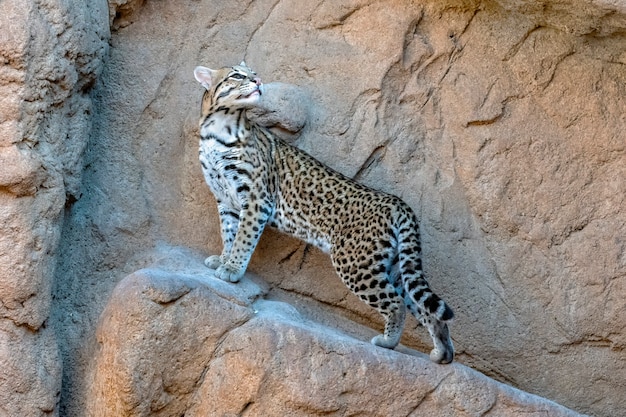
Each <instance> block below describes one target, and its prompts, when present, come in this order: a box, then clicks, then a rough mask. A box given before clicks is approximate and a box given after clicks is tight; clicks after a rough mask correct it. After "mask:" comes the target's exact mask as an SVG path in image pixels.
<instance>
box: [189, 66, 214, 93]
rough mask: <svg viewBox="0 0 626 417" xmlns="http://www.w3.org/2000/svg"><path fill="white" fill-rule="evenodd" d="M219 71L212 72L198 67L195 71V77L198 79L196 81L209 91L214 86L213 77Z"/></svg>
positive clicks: (209, 69)
mask: <svg viewBox="0 0 626 417" xmlns="http://www.w3.org/2000/svg"><path fill="white" fill-rule="evenodd" d="M216 72H217V71H214V70H212V69H211V68H207V67H196V69H195V70H193V76H194V77H196V80H197V81H198V82H199V83H200V84H202V86H203V87H204V88H206V89H207V90H209V89H210V88H211V86H212V85H213V77H214V75H215V73H216Z"/></svg>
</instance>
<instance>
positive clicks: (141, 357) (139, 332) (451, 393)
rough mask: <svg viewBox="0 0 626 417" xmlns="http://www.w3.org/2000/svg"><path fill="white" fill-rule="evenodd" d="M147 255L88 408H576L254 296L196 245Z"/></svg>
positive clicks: (547, 411) (106, 344)
mask: <svg viewBox="0 0 626 417" xmlns="http://www.w3.org/2000/svg"><path fill="white" fill-rule="evenodd" d="M155 258H157V259H158V261H157V262H156V263H155V264H154V265H152V266H150V267H149V268H146V269H142V270H140V271H137V272H135V273H133V274H131V275H129V276H128V277H126V278H124V279H123V280H122V281H121V282H120V283H119V284H118V285H117V287H116V288H115V290H114V291H113V294H112V296H111V299H110V301H109V303H108V305H107V306H106V308H105V310H104V312H103V314H102V318H101V321H100V325H99V326H98V341H99V343H100V348H99V350H98V352H97V354H96V355H95V358H94V365H93V370H94V373H93V375H92V378H93V379H92V381H93V385H92V391H91V392H90V394H89V395H88V401H87V404H89V410H88V412H87V415H89V416H94V417H95V416H102V417H104V416H107V417H115V416H179V415H185V416H209V415H210V416H240V415H246V416H309V415H338V416H344V415H367V416H381V417H382V416H401V415H433V416H455V417H458V416H474V415H481V416H529V415H531V416H534V415H536V416H542V415H549V416H553V417H557V416H563V417H565V416H572V417H573V416H577V415H579V414H577V413H574V412H572V411H569V410H567V409H565V408H563V407H561V406H559V405H557V404H555V403H552V402H550V401H547V400H544V399H542V398H539V397H536V396H533V395H528V394H525V393H523V392H521V391H518V390H516V389H513V388H511V387H509V386H506V385H504V384H501V383H498V382H495V381H493V380H491V379H489V378H487V377H485V376H483V375H481V374H479V373H478V372H475V371H473V370H471V369H469V368H467V367H465V366H463V365H460V364H458V363H455V364H452V365H450V366H441V365H435V364H433V363H432V362H430V360H429V359H428V357H427V356H426V355H424V354H421V353H418V352H415V351H410V350H406V349H405V350H404V351H403V352H395V351H390V350H386V349H382V348H378V347H375V346H374V345H372V344H370V343H369V342H367V341H362V340H359V339H357V338H354V337H352V336H350V335H348V334H346V333H343V332H340V331H337V330H336V329H333V328H331V327H326V326H323V325H320V324H319V323H318V322H316V321H313V320H310V319H308V318H306V317H304V316H302V315H301V314H300V313H299V312H298V311H297V310H296V308H294V307H293V305H292V304H291V303H286V302H283V301H277V300H268V299H264V298H263V297H262V296H263V295H264V294H266V292H267V288H266V285H264V284H263V283H262V281H259V280H258V278H255V277H246V278H244V279H243V280H242V281H241V283H239V284H237V285H233V284H230V283H226V282H223V281H220V280H218V279H216V278H214V277H212V276H211V274H210V273H209V271H208V270H207V269H206V268H204V267H203V266H202V259H203V258H202V256H201V255H200V254H190V253H186V251H184V250H181V249H177V248H165V247H163V248H161V251H160V254H157V255H156V256H155ZM257 282H260V284H257ZM355 330H356V329H354V328H353V330H352V331H353V332H354V333H357V331H355ZM363 331H364V330H363V329H361V332H363ZM364 340H369V339H368V338H367V339H364Z"/></svg>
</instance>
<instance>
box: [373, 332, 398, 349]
mask: <svg viewBox="0 0 626 417" xmlns="http://www.w3.org/2000/svg"><path fill="white" fill-rule="evenodd" d="M372 344H373V345H376V346H380V347H384V348H386V349H393V348H395V347H396V346H398V341H397V340H391V339H390V338H388V337H385V335H382V334H379V335H378V336H375V337H374V338H373V339H372Z"/></svg>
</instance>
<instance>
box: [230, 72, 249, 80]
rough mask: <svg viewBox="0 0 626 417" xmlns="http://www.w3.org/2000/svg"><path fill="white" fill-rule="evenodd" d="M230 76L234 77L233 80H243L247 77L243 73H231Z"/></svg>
mask: <svg viewBox="0 0 626 417" xmlns="http://www.w3.org/2000/svg"><path fill="white" fill-rule="evenodd" d="M230 78H232V79H233V80H243V79H244V78H246V77H245V76H244V75H242V74H238V73H235V74H233V75H231V76H230Z"/></svg>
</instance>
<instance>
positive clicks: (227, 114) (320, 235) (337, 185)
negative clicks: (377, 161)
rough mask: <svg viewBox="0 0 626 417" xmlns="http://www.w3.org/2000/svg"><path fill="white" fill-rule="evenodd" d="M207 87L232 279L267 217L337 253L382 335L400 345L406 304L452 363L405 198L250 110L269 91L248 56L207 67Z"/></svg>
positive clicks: (344, 275)
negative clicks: (356, 177)
mask: <svg viewBox="0 0 626 417" xmlns="http://www.w3.org/2000/svg"><path fill="white" fill-rule="evenodd" d="M194 76H195V78H196V80H197V81H198V82H200V84H202V86H203V87H204V88H205V90H206V91H205V92H204V96H203V97H202V114H201V118H200V163H201V165H202V171H203V174H204V177H205V179H206V182H207V183H208V185H209V187H210V189H211V191H212V192H213V195H214V196H215V199H216V200H217V207H218V210H219V218H220V223H221V236H222V242H223V245H224V247H223V250H222V253H221V255H219V256H210V257H208V258H207V259H206V260H205V264H206V266H207V267H209V268H211V269H215V270H216V271H215V275H216V276H217V277H218V278H220V279H222V280H225V281H230V282H237V281H238V280H239V279H240V278H241V277H242V275H243V274H244V272H245V271H246V268H247V266H248V262H249V261H250V257H251V256H252V252H253V251H254V249H255V248H256V245H257V243H258V241H259V238H260V237H261V233H263V229H264V228H265V227H266V226H271V227H274V228H276V229H278V230H280V231H282V232H284V233H286V234H289V235H291V236H295V237H297V238H300V239H302V240H304V241H305V242H308V243H310V244H312V245H315V246H316V247H318V248H319V249H321V250H322V251H324V252H326V253H328V254H330V257H331V260H332V264H333V266H334V268H335V270H336V272H337V273H338V274H339V276H340V277H341V279H342V280H343V282H344V283H345V284H346V285H347V286H348V287H349V288H350V290H352V292H354V293H355V294H356V295H357V296H358V297H359V298H361V300H363V301H365V302H366V303H368V304H369V305H370V306H372V307H373V308H375V309H376V310H378V312H379V313H380V314H382V316H383V317H384V319H385V330H384V333H383V334H382V335H378V336H376V337H374V338H373V339H372V343H373V344H375V345H377V346H382V347H385V348H391V349H393V348H395V347H396V346H397V345H398V343H399V341H400V337H401V335H402V329H403V327H404V320H405V312H406V308H407V307H408V309H409V311H411V313H413V314H414V315H415V317H416V318H417V319H418V320H419V322H420V323H421V324H422V325H424V326H425V327H426V328H427V329H428V332H429V333H430V336H431V338H432V340H433V344H434V349H433V350H432V351H431V353H430V358H431V360H433V361H434V362H437V363H450V362H452V360H453V358H454V347H453V345H452V341H451V340H450V335H449V330H448V325H447V322H449V321H450V320H451V319H452V318H453V315H454V314H453V312H452V310H451V309H450V307H448V305H447V304H446V303H445V302H444V301H443V300H442V299H441V298H439V297H438V296H437V295H436V294H435V293H433V291H432V290H431V289H430V287H429V285H428V283H427V282H426V279H425V278H424V274H423V271H422V260H421V247H420V234H419V225H418V223H417V219H416V217H415V214H414V213H413V211H412V210H411V208H410V207H409V206H408V205H407V204H406V203H405V202H403V201H402V200H401V199H399V198H398V197H395V196H393V195H389V194H386V193H383V192H380V191H375V190H372V189H370V188H367V187H365V186H363V185H361V184H359V183H357V182H355V181H353V180H351V179H350V178H347V177H345V176H344V175H342V174H340V173H338V172H336V171H334V170H332V169H331V168H329V167H327V166H325V165H324V164H322V163H321V162H319V161H317V160H316V159H314V158H313V157H311V156H310V155H308V154H307V153H305V152H303V151H301V150H299V149H298V148H296V147H294V146H291V145H289V144H287V143H285V142H284V141H282V140H281V139H279V138H278V137H276V136H275V135H274V134H272V132H270V131H269V130H268V129H266V128H264V127H262V126H259V125H258V124H255V123H254V122H252V121H250V120H249V119H248V118H247V116H246V110H247V109H250V108H252V107H254V106H255V105H256V104H257V103H258V102H259V100H261V97H262V94H263V85H262V83H261V80H260V78H259V77H258V76H257V75H256V73H255V72H254V71H252V70H251V69H250V68H248V66H246V64H245V63H244V62H242V63H241V64H240V65H236V66H234V67H227V68H222V69H218V70H212V69H209V68H206V67H201V66H199V67H197V68H196V69H195V71H194Z"/></svg>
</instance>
